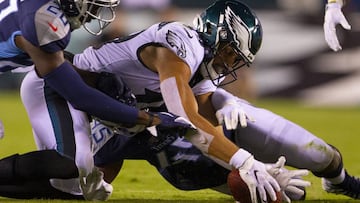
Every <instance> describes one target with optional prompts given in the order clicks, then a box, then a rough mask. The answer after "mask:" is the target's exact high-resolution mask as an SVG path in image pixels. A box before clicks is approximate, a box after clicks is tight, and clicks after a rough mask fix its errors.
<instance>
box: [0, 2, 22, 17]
mask: <svg viewBox="0 0 360 203" xmlns="http://www.w3.org/2000/svg"><path fill="white" fill-rule="evenodd" d="M5 1H6V0H0V4H1V3H3V2H5ZM17 10H18V5H17V0H9V6H7V7H6V8H4V9H1V11H0V21H2V20H3V19H4V18H5V17H6V16H8V15H10V14H11V13H13V12H16V11H17Z"/></svg>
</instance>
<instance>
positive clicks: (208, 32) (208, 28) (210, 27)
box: [204, 22, 212, 35]
mask: <svg viewBox="0 0 360 203" xmlns="http://www.w3.org/2000/svg"><path fill="white" fill-rule="evenodd" d="M204 31H205V33H206V34H208V35H211V32H212V26H211V23H209V22H208V23H206V25H205V30H204Z"/></svg>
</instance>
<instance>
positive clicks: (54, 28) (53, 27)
mask: <svg viewBox="0 0 360 203" xmlns="http://www.w3.org/2000/svg"><path fill="white" fill-rule="evenodd" d="M48 25H49V26H50V28H51V29H52V30H53V31H54V32H56V31H57V30H58V28H57V27H56V26H55V25H53V24H52V23H50V22H48Z"/></svg>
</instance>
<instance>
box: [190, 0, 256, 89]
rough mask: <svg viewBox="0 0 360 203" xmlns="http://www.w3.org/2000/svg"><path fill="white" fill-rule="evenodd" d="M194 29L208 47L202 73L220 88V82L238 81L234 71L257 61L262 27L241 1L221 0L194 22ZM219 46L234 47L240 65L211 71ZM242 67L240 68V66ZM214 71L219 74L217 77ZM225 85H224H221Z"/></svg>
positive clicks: (206, 47) (205, 46)
mask: <svg viewBox="0 0 360 203" xmlns="http://www.w3.org/2000/svg"><path fill="white" fill-rule="evenodd" d="M194 24H195V28H196V29H197V31H198V33H199V36H200V38H201V40H202V42H203V45H204V48H205V57H204V61H203V62H204V65H203V66H202V68H206V69H208V70H206V71H201V72H202V73H204V74H205V73H208V74H206V75H203V76H204V77H205V78H210V79H211V80H212V81H213V83H214V84H215V85H217V86H219V84H218V82H219V81H221V80H223V79H224V77H225V76H227V75H231V76H233V78H234V80H236V74H235V72H234V71H235V70H237V69H239V68H240V67H242V66H244V65H247V66H250V64H251V63H252V62H253V61H254V58H255V55H256V53H257V51H258V50H259V48H260V46H261V41H262V27H261V24H260V21H259V19H258V18H257V16H256V15H255V14H254V12H253V11H252V10H251V9H250V8H249V7H248V6H246V5H245V4H243V3H241V2H240V1H238V0H218V1H217V2H215V3H214V4H212V5H211V6H209V7H208V8H207V9H206V10H205V11H204V12H203V13H201V14H200V15H199V16H197V17H196V18H195V19H194ZM220 44H225V45H227V46H231V47H232V49H233V50H234V52H235V53H236V55H237V56H238V59H239V60H238V62H240V61H242V63H239V64H237V65H236V64H235V65H234V64H233V65H232V66H231V67H226V63H225V64H224V67H225V70H223V71H220V72H219V70H211V69H214V67H213V62H211V61H212V60H213V58H214V57H215V56H217V55H218V52H219V51H220V50H221V46H220ZM240 64H241V65H240ZM214 72H216V73H218V74H215V73H214ZM222 85H223V84H222Z"/></svg>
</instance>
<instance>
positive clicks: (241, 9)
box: [21, 0, 280, 200]
mask: <svg viewBox="0 0 360 203" xmlns="http://www.w3.org/2000/svg"><path fill="white" fill-rule="evenodd" d="M212 13H214V14H212ZM204 15H206V16H210V15H212V16H211V17H212V18H214V19H212V22H207V21H203V18H202V17H199V18H198V27H197V29H198V30H196V29H193V28H191V27H190V26H186V25H183V24H181V23H177V22H174V23H159V24H156V25H153V26H151V27H150V28H149V29H147V30H144V31H143V32H140V33H137V34H134V35H132V36H129V37H128V38H126V39H117V40H114V41H113V42H111V43H108V44H106V45H105V46H103V47H98V48H89V49H87V50H85V51H84V53H83V54H82V55H77V56H75V57H74V60H73V62H74V64H75V65H76V66H78V67H79V68H80V66H83V65H86V66H88V67H85V68H84V69H85V70H89V71H94V72H95V71H97V72H104V71H105V72H110V73H114V74H116V75H118V76H121V77H123V79H124V81H125V83H126V84H127V85H128V86H129V87H130V89H131V90H132V91H133V92H134V94H135V95H136V96H137V100H138V104H139V105H138V107H140V108H147V109H150V110H156V109H161V107H165V105H166V107H167V109H168V110H169V112H171V113H177V114H179V115H182V116H183V117H185V118H187V119H189V120H190V121H191V122H192V123H193V125H194V126H196V128H197V131H198V132H199V133H190V134H189V136H188V137H187V138H188V139H189V140H190V141H191V142H192V143H193V144H194V145H195V146H196V147H198V148H199V149H200V150H201V151H202V152H203V153H205V154H207V155H209V156H210V157H212V158H213V159H215V160H216V161H219V162H221V163H222V164H223V165H228V166H229V167H233V168H236V169H239V170H240V172H241V173H242V174H243V175H244V177H246V178H247V179H248V180H249V181H255V182H256V183H257V184H256V185H253V187H252V188H251V189H252V191H253V194H254V195H253V198H254V199H256V197H255V194H256V190H258V192H259V194H260V196H261V198H262V199H263V200H266V199H267V195H266V194H267V193H268V195H269V197H270V198H271V199H272V200H275V199H276V194H275V191H280V186H279V184H278V183H277V181H276V180H275V179H274V178H273V177H272V176H271V174H269V173H268V172H267V171H266V170H265V165H264V164H263V163H261V162H258V161H256V160H255V159H254V157H253V156H252V155H251V154H250V153H249V152H247V151H246V150H244V149H239V147H237V146H236V145H235V144H234V143H232V142H231V141H229V140H228V139H227V138H226V137H225V136H224V134H223V131H222V127H221V126H220V125H218V122H217V119H216V116H215V109H214V108H213V106H212V104H211V95H212V93H213V92H214V91H215V90H216V86H217V85H219V84H220V82H221V81H222V80H223V78H224V77H225V76H226V75H231V76H234V78H235V75H234V74H233V71H234V70H236V69H238V68H240V67H242V66H246V65H249V64H250V63H251V62H252V61H253V60H254V56H255V54H256V52H257V51H258V49H259V47H260V44H261V40H262V29H261V25H260V21H259V19H258V18H257V17H256V15H255V14H254V13H253V11H252V10H251V9H249V8H248V7H247V6H246V5H244V4H242V3H241V2H239V1H236V0H233V1H223V0H221V1H218V2H216V3H214V4H213V5H212V6H210V7H209V8H208V9H207V10H206V11H205V12H204V13H203V17H206V16H204ZM95 50H97V51H98V52H97V51H95ZM100 53H101V54H100ZM102 54H106V55H107V57H104V55H102ZM89 56H91V57H94V58H97V59H99V61H96V60H95V59H90V58H88V57H89ZM200 66H201V67H202V68H199V67H200ZM204 77H205V79H204ZM36 80H37V76H36V73H35V72H30V73H29V74H27V76H26V77H25V79H24V81H23V84H22V88H21V90H22V91H21V93H22V94H21V96H22V99H23V102H24V104H25V107H26V110H27V112H28V114H29V118H30V121H31V123H32V126H33V127H34V129H39V132H44V131H46V129H42V127H41V126H42V125H43V123H44V122H51V119H50V118H49V116H45V117H43V116H40V117H42V120H41V122H40V121H38V120H36V117H39V115H40V114H41V112H42V111H41V108H44V109H45V108H46V107H45V106H44V107H40V106H39V105H35V103H34V102H32V101H33V100H34V98H36V97H40V98H42V97H43V96H41V95H43V93H41V92H39V95H38V96H35V94H34V93H32V94H30V93H29V92H28V91H26V90H27V89H28V88H31V89H35V87H36V86H42V82H41V81H36ZM34 81H35V82H34ZM45 93H46V90H45ZM195 96H196V98H195ZM39 108H40V109H39ZM36 109H38V110H36ZM69 109H71V106H70V107H69ZM76 111H77V110H71V112H70V114H67V115H69V116H71V117H72V118H73V120H74V121H75V120H76V121H79V123H81V125H76V126H74V127H75V129H74V130H75V131H79V132H81V130H80V129H78V128H82V127H83V125H84V124H85V122H80V121H81V120H82V119H79V118H82V117H83V116H79V115H80V112H76ZM39 113H40V114H39ZM46 113H47V112H46ZM68 118H70V117H68ZM86 131H87V130H86V129H84V130H83V131H82V132H83V134H86V133H89V132H86ZM35 134H36V135H37V136H39V135H38V133H35ZM44 134H46V133H44ZM40 141H41V142H39V143H37V144H38V145H44V146H48V145H49V143H44V142H45V141H44V140H40ZM77 144H78V143H77ZM77 147H81V146H78V145H77ZM81 152H82V151H81ZM275 161H276V160H275ZM255 171H257V176H255V173H254V172H255Z"/></svg>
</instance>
